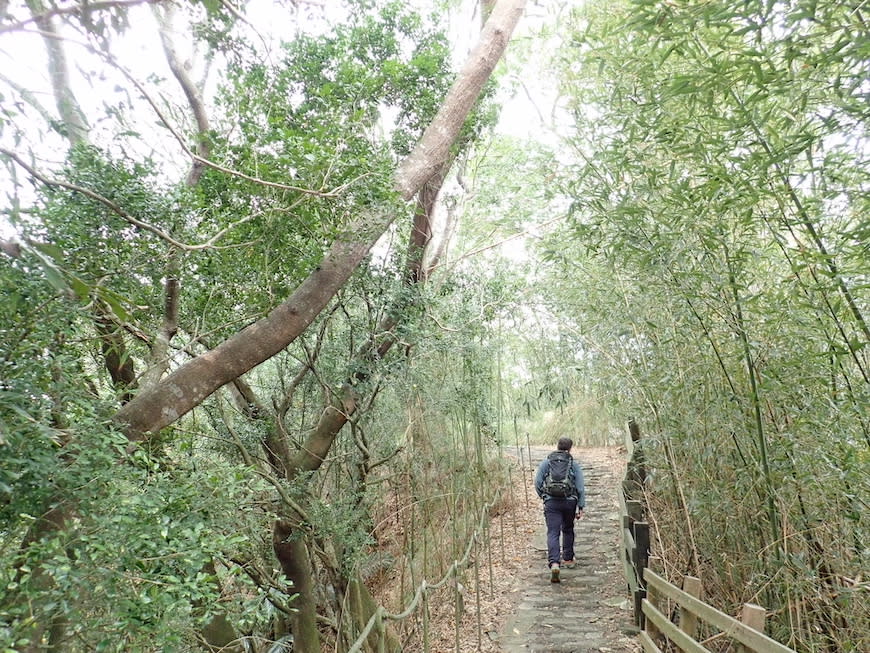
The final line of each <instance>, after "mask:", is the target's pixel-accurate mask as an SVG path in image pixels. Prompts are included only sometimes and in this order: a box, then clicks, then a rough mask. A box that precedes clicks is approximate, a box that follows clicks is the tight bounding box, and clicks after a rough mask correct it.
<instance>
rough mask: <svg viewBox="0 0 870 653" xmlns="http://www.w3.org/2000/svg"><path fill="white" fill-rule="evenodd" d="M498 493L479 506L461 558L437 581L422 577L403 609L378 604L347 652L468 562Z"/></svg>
mask: <svg viewBox="0 0 870 653" xmlns="http://www.w3.org/2000/svg"><path fill="white" fill-rule="evenodd" d="M499 496H500V495H496V499H495V500H494V501H491V502H489V503H486V504H484V505H483V507H482V508H481V514H480V519H479V520H478V524H477V528H476V529H475V530H474V532H473V533H472V535H471V537H470V538H469V539H468V545H467V546H466V547H465V552H464V553H463V555H462V558H460V559H459V560H454V561H453V562H452V563H451V564H450V567H448V569H447V571H446V572H445V574H444V576H443V577H442V578H441V580H439V581H438V582H437V583H429V582H427V581H426V579H425V578H424V579H423V580H422V581H421V582H420V585H419V586H418V587H417V589H416V591H415V592H414V598H413V599H411V601H410V602H409V603H408V605H407V606H406V607H405V609H404V610H402V611H401V612H393V613H391V612H387V611H386V609H384V607H383V606H380V605H379V606H378V608H377V609H376V610H375V612H374V614H372V616H371V617H369V620H368V621H367V622H366V625H365V627H364V628H363V629H362V630H361V631H360V634H359V636H358V637H357V638H356V640H355V641H354V643H353V645H352V646H351V647H350V648H349V649H348V651H347V653H359V652H360V651H361V650H362V647H363V644H364V643H365V641H366V639H367V638H368V636H369V635H370V634H371V632H372V629H373V628H374V627H375V624H376V623H378V621H380V622H383V620H384V619H390V620H391V621H402V620H403V619H407V618H408V617H410V616H411V615H412V614H414V611H415V610H416V609H417V606H418V605H419V603H420V601H421V600H422V599H423V597H424V596H425V593H426V590H429V589H433V590H434V589H438V588H440V587H443V586H444V585H446V583H447V581H449V580H450V579H451V578H453V577H455V576H456V575H457V573H458V571H459V568H460V567H462V566H464V565H466V564H468V561H469V560H470V559H471V552H472V551H473V550H474V545H475V544H476V543H477V541H478V539H479V537H480V534H481V532H482V530H483V529H484V527H485V525H486V522H487V521H488V518H489V511H490V510H491V509H492V508H493V506H495V504H496V501H497V500H498V498H499Z"/></svg>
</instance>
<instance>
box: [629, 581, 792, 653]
mask: <svg viewBox="0 0 870 653" xmlns="http://www.w3.org/2000/svg"><path fill="white" fill-rule="evenodd" d="M643 576H644V580H645V581H646V598H645V599H643V602H642V610H643V617H644V619H643V622H644V628H643V630H642V631H641V632H640V640H641V644H642V645H643V650H644V651H646V653H661V651H662V650H668V651H672V650H674V647H676V649H677V650H679V651H687V652H688V653H708V652H709V651H710V650H711V649H710V648H707V646H715V648H713V649H712V650H728V651H737V653H794V650H793V649H790V648H789V647H787V646H783V645H782V644H780V643H779V642H777V641H775V640H773V639H771V638H770V637H768V636H767V635H765V634H764V632H763V631H764V619H765V613H766V611H765V609H764V608H762V607H761V606H760V605H755V604H752V603H745V604H744V605H743V610H742V613H741V618H740V619H739V620H738V619H735V618H734V617H731V616H729V615H727V614H725V613H724V612H720V611H719V610H717V609H716V608H713V607H711V606H709V605H707V604H706V603H704V602H703V601H702V600H701V599H700V598H699V597H700V595H701V580H700V579H699V578H695V577H694V576H684V577H683V589H680V588H678V587H677V586H675V585H673V584H671V583H669V582H668V581H666V580H665V579H664V578H662V577H661V576H659V575H658V574H656V573H655V572H653V571H652V570H651V569H649V568H647V569H646V570H644V574H643ZM668 615H678V617H679V619H678V624H675V623H673V621H672V618H671V617H670V616H668ZM714 631H715V632H714ZM701 636H703V639H702V640H701V641H698V638H699V637H701ZM657 642H668V643H670V644H671V646H665V645H664V644H663V645H662V647H660V646H659V644H658V643H657ZM732 644H733V645H732Z"/></svg>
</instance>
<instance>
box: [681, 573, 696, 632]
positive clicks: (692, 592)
mask: <svg viewBox="0 0 870 653" xmlns="http://www.w3.org/2000/svg"><path fill="white" fill-rule="evenodd" d="M683 591H684V592H685V593H686V594H688V595H689V596H694V597H695V598H696V599H700V598H701V579H700V578H697V577H695V576H683ZM680 630H682V631H683V632H684V633H686V634H687V635H688V636H689V637H691V638H692V639H695V635H697V634H698V615H696V614H695V613H693V612H690V611H689V610H686V609H685V608H682V607H681V608H680Z"/></svg>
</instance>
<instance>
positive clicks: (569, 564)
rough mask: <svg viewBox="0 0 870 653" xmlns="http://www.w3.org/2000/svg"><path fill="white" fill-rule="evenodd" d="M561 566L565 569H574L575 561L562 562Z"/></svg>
mask: <svg viewBox="0 0 870 653" xmlns="http://www.w3.org/2000/svg"><path fill="white" fill-rule="evenodd" d="M562 564H563V565H565V569H574V567H576V566H577V561H576V560H563V561H562Z"/></svg>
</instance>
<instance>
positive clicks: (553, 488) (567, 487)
mask: <svg viewBox="0 0 870 653" xmlns="http://www.w3.org/2000/svg"><path fill="white" fill-rule="evenodd" d="M573 445H574V443H573V441H572V440H571V438H559V442H558V444H557V445H556V451H554V452H553V453H551V454H550V455H549V456H547V457H546V458H545V459H544V460H542V461H541V464H540V465H538V471H537V473H536V474H535V491H536V492H537V493H538V496H539V497H540V498H541V499H543V501H544V520H545V521H546V523H547V565H548V567H549V570H550V582H551V583H558V582H559V567H560V564H564V565H565V567H567V568H568V569H573V568H574V564H575V562H574V520H575V519H582V518H583V510H584V509H585V508H586V490H585V487H584V484H583V470H582V469H581V468H580V465H578V464H577V461H576V460H574V458H573V457H572V456H571V454H570V451H571V447H572V446H573ZM560 535H561V554H562V555H561V557H560V556H559V553H560V547H559V544H560V542H559V536H560Z"/></svg>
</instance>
